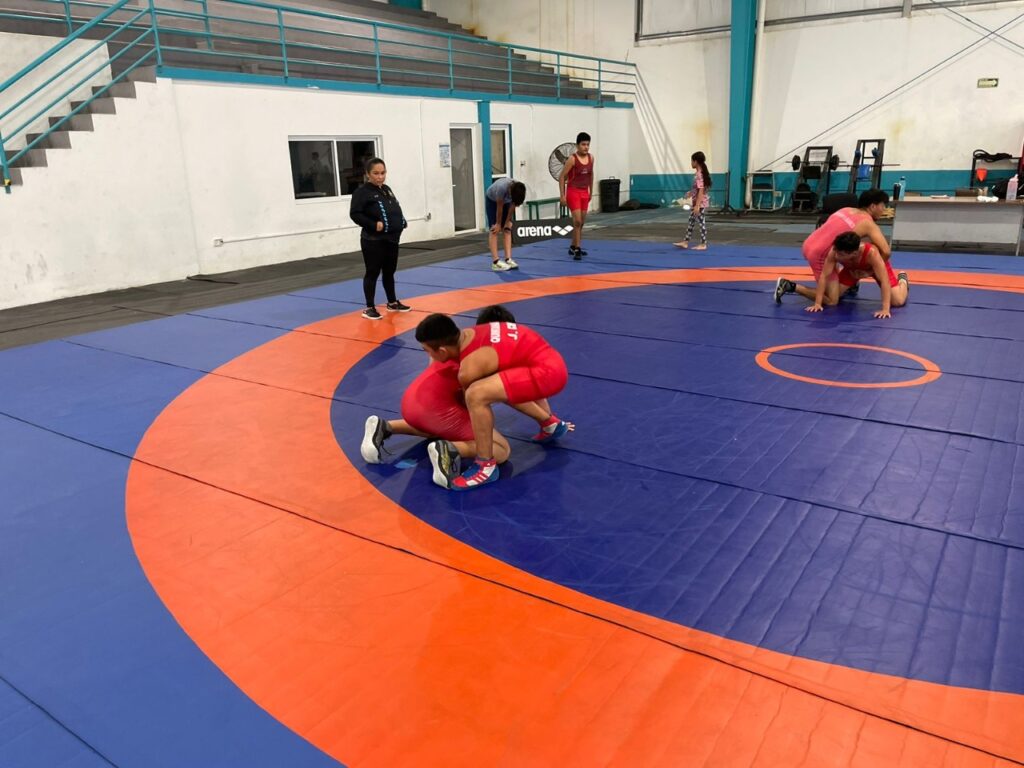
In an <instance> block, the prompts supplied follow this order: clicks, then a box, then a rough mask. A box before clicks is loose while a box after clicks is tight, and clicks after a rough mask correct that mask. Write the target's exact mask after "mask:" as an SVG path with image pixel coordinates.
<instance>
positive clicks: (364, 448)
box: [359, 416, 391, 464]
mask: <svg viewBox="0 0 1024 768" xmlns="http://www.w3.org/2000/svg"><path fill="white" fill-rule="evenodd" d="M389 437H391V430H390V429H389V428H388V423H387V422H386V421H385V420H384V419H382V418H381V417H380V416H371V417H370V418H368V419H367V420H366V427H365V428H364V429H363V444H362V445H361V446H359V452H360V453H361V454H362V455H363V460H364V461H365V462H366V463H367V464H380V463H381V460H382V459H381V453H382V452H383V451H384V441H385V440H387V439H388V438H389Z"/></svg>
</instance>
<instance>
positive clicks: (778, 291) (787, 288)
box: [775, 277, 796, 304]
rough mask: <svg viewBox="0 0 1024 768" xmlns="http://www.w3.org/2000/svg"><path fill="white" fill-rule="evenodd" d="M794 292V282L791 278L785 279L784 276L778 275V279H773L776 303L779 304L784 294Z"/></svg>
mask: <svg viewBox="0 0 1024 768" xmlns="http://www.w3.org/2000/svg"><path fill="white" fill-rule="evenodd" d="M795 292H796V283H794V282H793V281H792V280H787V279H786V278H784V277H780V278H779V279H778V280H776V281H775V303H776V304H781V303H782V297H783V296H785V295H786V294H787V293H795Z"/></svg>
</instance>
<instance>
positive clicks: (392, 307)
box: [388, 301, 412, 312]
mask: <svg viewBox="0 0 1024 768" xmlns="http://www.w3.org/2000/svg"><path fill="white" fill-rule="evenodd" d="M410 309H412V307H409V306H406V305H405V304H403V303H402V302H400V301H389V302H388V312H408V311H409V310H410Z"/></svg>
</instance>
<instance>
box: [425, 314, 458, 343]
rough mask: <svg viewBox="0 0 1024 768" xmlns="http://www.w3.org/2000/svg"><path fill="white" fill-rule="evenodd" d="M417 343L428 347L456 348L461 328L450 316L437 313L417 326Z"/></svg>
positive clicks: (427, 317) (428, 316)
mask: <svg viewBox="0 0 1024 768" xmlns="http://www.w3.org/2000/svg"><path fill="white" fill-rule="evenodd" d="M416 341H418V342H419V343H420V344H426V345H427V346H428V347H433V348H434V349H437V348H438V347H454V346H457V345H458V343H459V326H457V325H456V324H455V321H454V320H452V319H451V318H450V317H448V315H442V314H441V313H440V312H435V313H434V314H432V315H427V316H426V317H425V318H423V319H422V320H420V324H419V325H417V326H416Z"/></svg>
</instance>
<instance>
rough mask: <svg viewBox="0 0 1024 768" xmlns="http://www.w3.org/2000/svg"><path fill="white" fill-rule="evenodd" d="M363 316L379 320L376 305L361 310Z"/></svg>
mask: <svg viewBox="0 0 1024 768" xmlns="http://www.w3.org/2000/svg"><path fill="white" fill-rule="evenodd" d="M363 317H365V318H366V319H367V320H380V317H381V315H380V312H378V311H377V308H376V307H367V308H366V309H364V310H363Z"/></svg>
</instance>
